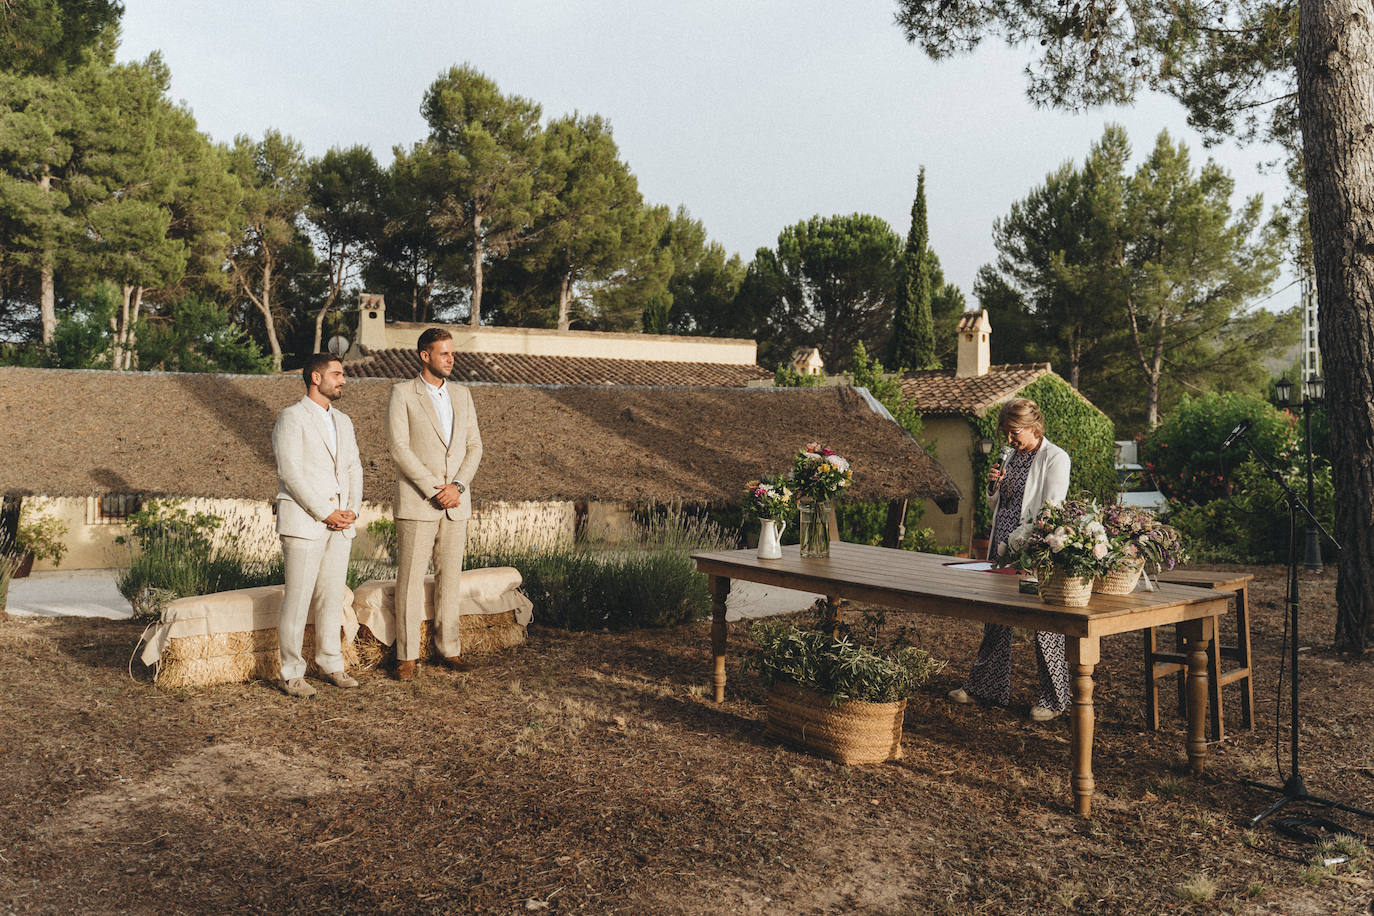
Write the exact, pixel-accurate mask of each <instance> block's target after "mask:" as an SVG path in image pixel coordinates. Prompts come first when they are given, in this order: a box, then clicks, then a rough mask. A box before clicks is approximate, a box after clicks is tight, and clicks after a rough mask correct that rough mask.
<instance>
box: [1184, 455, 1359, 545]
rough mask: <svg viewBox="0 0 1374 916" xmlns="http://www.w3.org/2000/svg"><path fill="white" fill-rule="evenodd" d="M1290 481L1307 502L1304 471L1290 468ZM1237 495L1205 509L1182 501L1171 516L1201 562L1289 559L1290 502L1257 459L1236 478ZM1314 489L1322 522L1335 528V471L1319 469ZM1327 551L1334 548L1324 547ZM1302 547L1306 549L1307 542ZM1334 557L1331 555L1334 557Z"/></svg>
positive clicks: (1241, 468)
mask: <svg viewBox="0 0 1374 916" xmlns="http://www.w3.org/2000/svg"><path fill="white" fill-rule="evenodd" d="M1283 478H1284V482H1285V483H1286V484H1287V485H1288V486H1289V487H1290V488H1291V489H1292V490H1293V491H1294V492H1295V493H1297V494H1298V495H1299V496H1301V497H1302V498H1303V499H1304V500H1306V497H1307V476H1306V473H1305V472H1304V471H1299V470H1298V469H1296V468H1287V469H1285V470H1284V471H1283ZM1230 484H1231V489H1232V495H1231V496H1230V497H1229V498H1222V499H1214V500H1211V501H1210V502H1207V503H1204V504H1202V505H1191V504H1187V503H1177V504H1174V505H1173V506H1172V509H1171V511H1170V513H1169V524H1171V525H1172V526H1173V527H1175V528H1177V529H1178V531H1179V533H1180V534H1181V535H1182V536H1183V540H1184V547H1185V548H1186V549H1187V551H1188V553H1189V554H1191V555H1192V558H1193V559H1194V560H1195V561H1197V562H1201V563H1273V562H1282V561H1284V560H1286V559H1287V558H1288V504H1287V498H1286V497H1285V495H1284V493H1283V491H1282V490H1280V489H1279V486H1278V484H1276V483H1275V482H1274V481H1273V479H1272V478H1271V477H1270V476H1269V472H1268V471H1266V470H1265V469H1264V468H1263V467H1261V466H1260V464H1259V463H1258V462H1256V461H1253V460H1251V461H1246V462H1244V463H1243V464H1241V465H1240V466H1238V467H1237V468H1236V469H1235V471H1234V473H1232V474H1231V475H1230ZM1313 489H1314V495H1315V497H1316V498H1315V500H1314V502H1315V504H1316V505H1315V506H1314V508H1313V511H1314V513H1315V514H1316V516H1317V518H1319V519H1321V520H1322V524H1324V525H1325V526H1326V528H1327V530H1328V531H1330V530H1331V526H1332V520H1333V516H1334V513H1335V490H1334V488H1333V487H1332V485H1331V469H1330V468H1329V467H1319V468H1316V470H1315V473H1314V474H1313ZM1306 527H1307V521H1306V517H1305V516H1304V517H1299V519H1298V537H1299V538H1302V537H1303V533H1302V532H1303V531H1304V530H1305V529H1306ZM1322 546H1323V549H1324V550H1329V545H1327V544H1323V545H1322ZM1298 549H1299V550H1301V549H1302V545H1301V542H1300V543H1299V546H1298ZM1328 556H1329V554H1328Z"/></svg>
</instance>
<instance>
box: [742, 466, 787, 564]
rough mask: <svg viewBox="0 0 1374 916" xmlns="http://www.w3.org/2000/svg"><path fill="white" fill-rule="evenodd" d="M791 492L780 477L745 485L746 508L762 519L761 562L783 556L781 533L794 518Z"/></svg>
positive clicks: (760, 525) (760, 527) (750, 482)
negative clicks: (789, 519)
mask: <svg viewBox="0 0 1374 916" xmlns="http://www.w3.org/2000/svg"><path fill="white" fill-rule="evenodd" d="M792 504H793V499H792V491H791V489H789V488H788V487H787V484H786V482H785V481H784V480H783V479H782V478H781V477H771V478H768V477H766V478H764V479H763V480H751V481H749V483H747V484H745V496H744V507H745V509H747V510H749V511H750V512H753V513H754V515H756V516H758V519H759V559H762V560H776V559H778V558H779V557H781V556H782V540H781V538H782V531H783V529H784V528H786V527H787V517H788V516H789V515H791V514H792Z"/></svg>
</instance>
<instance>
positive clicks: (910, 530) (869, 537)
mask: <svg viewBox="0 0 1374 916" xmlns="http://www.w3.org/2000/svg"><path fill="white" fill-rule="evenodd" d="M887 506H888V504H887V503H885V502H872V503H860V502H847V501H844V500H841V501H839V502H837V503H836V505H835V521H836V523H837V524H838V525H839V528H840V540H842V541H844V542H845V543H847V544H869V545H872V546H877V545H879V544H882V542H883V535H884V534H885V533H886V531H887ZM924 516H925V504H924V503H922V502H918V501H917V500H911V501H910V502H909V503H907V507H906V533H905V534H904V535H902V543H901V544H900V545H899V546H900V547H901V549H902V550H916V551H919V552H921V553H943V554H953V553H955V552H956V551H957V550H959V548H958V547H957V546H949V545H944V544H941V543H939V542H938V541H936V540H935V532H934V531H933V530H932V529H930V528H922V527H920V522H921V519H922V518H923V517H924ZM784 533H791V530H790V529H789V531H788V532H784ZM788 543H795V538H794V539H793V540H791V541H788Z"/></svg>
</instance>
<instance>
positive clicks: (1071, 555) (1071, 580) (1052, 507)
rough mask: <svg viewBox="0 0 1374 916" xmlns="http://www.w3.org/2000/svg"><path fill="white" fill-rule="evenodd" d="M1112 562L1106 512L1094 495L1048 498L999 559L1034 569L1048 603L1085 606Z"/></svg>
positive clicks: (1004, 546) (999, 562) (997, 561)
mask: <svg viewBox="0 0 1374 916" xmlns="http://www.w3.org/2000/svg"><path fill="white" fill-rule="evenodd" d="M1111 562H1112V556H1111V544H1110V543H1109V541H1108V538H1107V529H1106V527H1105V526H1104V525H1103V524H1102V510H1101V509H1100V508H1099V507H1098V505H1097V503H1096V502H1094V501H1092V500H1090V499H1068V500H1064V501H1063V502H1053V501H1051V502H1047V503H1045V505H1044V506H1043V507H1042V508H1041V509H1040V512H1039V513H1038V514H1037V515H1036V516H1035V518H1033V519H1031V521H1029V522H1027V523H1026V524H1024V525H1022V526H1020V527H1019V528H1017V529H1016V530H1015V531H1013V532H1012V533H1011V536H1010V537H1009V538H1008V539H1007V542H1006V543H1005V544H1002V545H1000V546H999V547H998V553H997V557H996V558H995V560H994V563H995V564H996V565H997V566H1008V567H1011V568H1013V569H1017V570H1020V571H1021V572H1027V573H1031V574H1032V575H1034V576H1035V578H1036V580H1037V582H1038V583H1039V592H1040V598H1041V600H1042V601H1044V602H1045V603H1046V604H1057V605H1060V606H1062V607H1084V606H1085V605H1087V603H1088V600H1089V598H1090V597H1091V596H1092V583H1093V579H1095V578H1097V577H1098V576H1100V575H1103V574H1105V573H1106V572H1107V570H1108V569H1109V568H1110V564H1111Z"/></svg>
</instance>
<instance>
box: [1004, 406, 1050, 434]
mask: <svg viewBox="0 0 1374 916" xmlns="http://www.w3.org/2000/svg"><path fill="white" fill-rule="evenodd" d="M997 428H998V430H1000V431H1001V432H1004V433H1005V432H1008V431H1009V430H1011V429H1012V428H1022V429H1025V428H1030V429H1033V430H1035V434H1036V435H1037V436H1039V437H1041V438H1044V436H1045V415H1044V414H1042V413H1041V412H1040V405H1039V404H1037V403H1035V402H1034V401H1032V400H1031V399H1030V398H1012V399H1011V400H1010V401H1008V402H1007V403H1005V404H1003V405H1002V412H1001V413H999V414H998V415H997Z"/></svg>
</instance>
